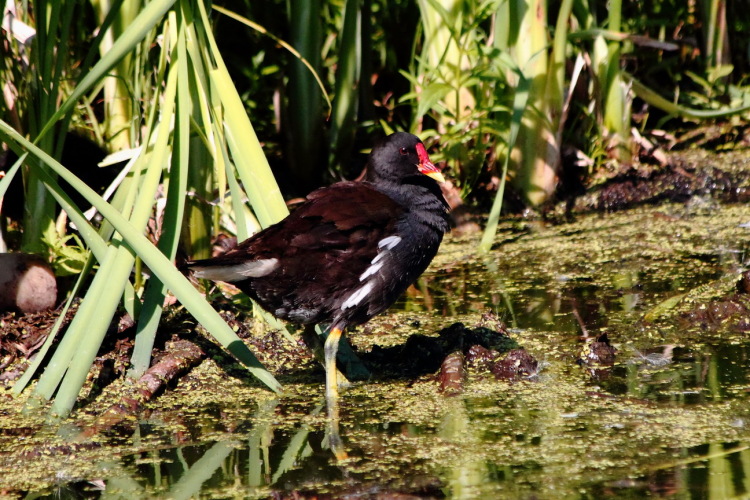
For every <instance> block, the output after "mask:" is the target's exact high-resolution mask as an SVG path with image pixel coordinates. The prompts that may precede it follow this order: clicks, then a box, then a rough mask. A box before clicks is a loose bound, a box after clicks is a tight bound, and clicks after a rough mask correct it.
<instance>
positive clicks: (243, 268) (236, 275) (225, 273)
mask: <svg viewBox="0 0 750 500" xmlns="http://www.w3.org/2000/svg"><path fill="white" fill-rule="evenodd" d="M278 266H279V259H277V258H275V257H274V258H271V259H259V260H253V261H249V262H243V263H242V264H231V265H227V266H195V267H193V268H192V271H193V274H194V275H195V277H196V278H204V279H207V280H211V281H226V282H228V283H231V282H233V281H242V280H244V279H247V278H261V277H263V276H267V275H269V274H271V273H272V272H273V271H274V270H275V269H276V268H277V267H278Z"/></svg>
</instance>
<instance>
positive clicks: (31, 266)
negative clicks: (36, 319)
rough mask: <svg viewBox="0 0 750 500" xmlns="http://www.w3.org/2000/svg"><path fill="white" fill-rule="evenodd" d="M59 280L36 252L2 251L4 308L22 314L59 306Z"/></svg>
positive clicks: (0, 285) (0, 301)
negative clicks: (30, 253) (57, 304)
mask: <svg viewBox="0 0 750 500" xmlns="http://www.w3.org/2000/svg"><path fill="white" fill-rule="evenodd" d="M56 302H57V281H56V280H55V274H54V273H53V272H52V269H51V268H50V266H49V264H47V263H46V262H45V261H44V260H43V259H41V258H40V257H38V256H36V255H29V254H22V253H3V254H0V310H18V311H21V312H22V313H24V314H25V313H31V312H39V311H45V310H47V309H52V308H53V307H55V304H56Z"/></svg>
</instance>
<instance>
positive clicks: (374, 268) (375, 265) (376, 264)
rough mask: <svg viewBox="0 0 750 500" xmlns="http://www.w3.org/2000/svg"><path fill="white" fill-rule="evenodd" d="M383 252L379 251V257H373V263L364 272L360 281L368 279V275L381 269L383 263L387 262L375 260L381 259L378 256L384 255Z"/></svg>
mask: <svg viewBox="0 0 750 500" xmlns="http://www.w3.org/2000/svg"><path fill="white" fill-rule="evenodd" d="M383 253H385V252H383ZM383 253H379V254H378V255H377V257H375V258H374V259H372V265H371V266H370V267H368V268H367V269H365V272H363V273H362V276H360V277H359V281H364V280H365V279H367V277H368V276H372V275H373V274H375V273H376V272H378V271H380V268H381V267H383V264H385V262H375V261H376V260H380V259H379V258H378V257H380V256H381V255H383Z"/></svg>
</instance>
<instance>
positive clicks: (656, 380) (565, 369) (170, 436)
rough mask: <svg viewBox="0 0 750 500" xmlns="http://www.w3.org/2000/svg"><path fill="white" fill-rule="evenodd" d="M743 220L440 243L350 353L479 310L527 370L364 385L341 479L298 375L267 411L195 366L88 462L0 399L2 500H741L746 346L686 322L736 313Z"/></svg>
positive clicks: (690, 212) (346, 418)
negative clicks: (489, 242)
mask: <svg viewBox="0 0 750 500" xmlns="http://www.w3.org/2000/svg"><path fill="white" fill-rule="evenodd" d="M748 221H750V210H749V209H748V208H747V207H744V206H724V207H720V208H718V207H714V206H713V205H712V204H711V203H693V204H687V205H667V206H661V207H652V208H640V209H635V210H631V211H627V212H622V213H615V214H605V215H587V216H580V217H578V218H577V220H575V221H573V222H568V223H564V224H559V225H554V224H541V223H538V222H525V221H514V222H507V223H505V225H504V226H502V227H501V228H500V232H499V234H498V240H497V241H498V243H497V244H496V245H495V248H494V249H493V251H492V252H491V253H490V254H489V255H488V256H486V257H478V256H476V255H475V254H474V253H473V248H474V246H475V245H476V241H474V240H473V239H468V240H467V239H465V240H461V241H459V240H451V239H450V238H449V239H448V241H446V244H445V245H444V247H443V248H442V250H441V253H440V255H439V257H438V259H436V261H435V263H434V265H433V266H432V268H431V269H430V271H428V273H427V274H426V275H425V276H424V277H423V278H422V279H421V280H420V282H419V283H418V286H417V287H416V288H415V289H413V290H411V291H410V292H409V293H408V294H407V296H406V297H405V298H404V299H402V300H401V302H400V303H399V304H398V305H397V306H396V307H395V308H394V309H392V310H391V311H390V312H389V313H387V314H385V315H382V316H380V317H378V318H376V319H375V320H373V321H372V322H371V323H370V324H369V325H366V326H365V327H362V328H360V329H359V330H358V331H355V332H354V333H353V334H352V343H353V344H354V345H355V347H356V349H357V350H358V351H359V352H360V353H367V352H369V351H370V350H371V349H372V348H373V346H376V345H377V346H380V347H388V346H398V345H403V344H404V343H405V342H406V341H407V339H408V338H409V337H410V336H411V335H414V334H421V335H430V336H436V335H437V333H438V332H439V331H440V330H442V329H444V328H446V327H448V326H449V325H451V324H453V323H455V322H458V321H460V322H463V323H464V324H466V325H474V324H476V323H478V322H479V321H480V319H481V317H482V315H484V314H485V313H487V312H488V311H490V312H493V313H494V314H496V315H497V316H498V317H500V318H501V319H502V320H503V321H504V322H505V323H506V324H507V326H508V328H509V332H510V335H511V336H512V338H513V340H515V341H516V342H517V343H518V344H519V345H520V346H521V347H523V348H525V349H526V350H527V351H528V352H529V353H530V354H532V355H533V356H534V357H535V358H536V359H537V360H538V361H539V362H540V366H541V369H540V370H539V373H538V374H536V376H534V377H532V378H531V379H529V380H521V381H517V382H513V383H509V382H504V381H498V380H496V379H495V377H494V376H492V374H491V373H489V372H487V371H482V370H479V369H475V368H471V369H469V370H468V374H467V377H468V379H467V382H466V384H465V385H464V386H463V392H462V393H461V394H460V395H458V396H453V397H447V396H445V395H443V394H442V393H441V392H440V391H439V390H438V385H439V383H438V380H437V377H436V375H435V374H426V375H423V376H419V377H417V378H408V377H396V378H393V376H389V377H385V376H379V374H378V373H374V374H373V378H372V379H371V380H369V381H364V382H359V383H357V384H355V385H354V386H353V387H352V388H350V389H349V390H348V391H346V392H345V393H344V395H343V397H342V402H341V404H342V407H341V434H342V437H343V439H344V443H345V445H346V447H347V450H348V452H349V456H350V458H349V459H348V460H346V461H345V462H343V463H340V464H338V463H336V462H335V460H334V459H333V457H332V456H331V454H330V453H329V452H328V450H327V444H326V435H325V429H326V425H325V410H324V406H323V382H322V381H323V376H322V370H320V369H319V368H317V367H316V366H315V365H314V364H313V363H312V362H311V361H310V359H309V358H305V359H300V360H299V364H298V366H295V367H284V371H283V374H282V375H281V377H280V378H281V380H282V382H283V383H284V385H285V387H286V393H285V394H284V395H281V396H279V397H276V396H274V395H272V394H269V393H268V392H267V391H265V390H263V389H262V388H260V387H259V386H258V385H257V384H256V383H255V382H254V381H252V380H251V379H250V378H249V377H248V376H247V374H246V373H244V372H243V371H241V370H236V369H230V370H228V369H227V365H228V364H229V363H230V361H229V360H228V359H227V358H217V359H214V360H207V361H205V362H204V363H203V364H202V365H201V366H200V367H198V368H197V369H195V370H193V371H192V372H191V373H190V374H188V375H187V376H185V377H183V378H182V379H181V380H180V381H179V383H178V384H177V385H176V387H174V388H172V389H171V390H169V391H167V392H166V393H165V394H163V395H162V396H161V397H160V398H158V399H157V400H156V401H155V402H153V403H151V404H149V405H148V408H147V411H146V412H144V413H143V414H142V415H141V416H140V418H139V420H137V421H127V422H124V423H122V424H121V425H119V426H117V427H116V428H113V429H109V430H107V431H106V432H103V433H102V434H100V435H99V436H98V437H97V438H96V440H95V441H93V442H92V441H85V442H79V443H75V444H71V443H70V441H69V440H68V439H64V438H63V434H62V433H61V432H60V431H59V430H58V428H57V427H55V426H48V425H43V423H42V422H41V421H40V420H39V419H38V417H37V419H36V420H35V419H34V415H33V414H32V415H21V414H20V413H19V411H18V410H19V409H20V407H21V405H22V403H23V401H22V400H12V399H10V398H9V397H7V396H6V397H5V398H4V399H3V400H2V401H3V403H2V415H3V416H2V419H0V441H1V442H0V449H2V454H1V455H0V475H2V477H3V478H4V480H3V483H4V488H5V492H6V493H8V494H9V495H11V496H18V495H20V494H21V493H22V492H25V491H41V492H46V493H50V494H51V493H53V492H54V489H55V487H56V485H57V486H59V487H63V488H69V489H71V490H72V491H76V492H77V493H80V494H83V495H84V496H94V495H95V493H96V489H97V488H102V487H104V488H107V490H108V491H110V492H111V491H112V490H117V491H120V492H125V493H127V494H128V495H131V496H132V495H136V496H138V497H162V496H172V497H179V496H180V495H190V494H193V495H197V494H199V492H200V494H201V495H202V496H206V497H224V498H226V497H228V496H238V497H257V498H265V497H267V496H269V495H270V494H272V493H273V492H276V493H278V494H280V495H281V496H282V497H283V496H284V495H291V494H292V492H296V493H295V494H297V495H299V496H301V497H305V496H314V495H317V496H326V495H328V496H332V497H338V496H341V495H344V494H350V495H358V496H362V497H364V498H372V497H375V496H377V495H387V494H394V493H402V494H413V495H419V496H427V497H430V496H431V497H438V496H441V495H447V496H452V497H466V498H477V497H490V496H492V497H528V496H536V497H539V498H577V497H588V498H593V497H597V498H599V497H604V496H631V497H633V496H640V495H644V494H655V495H659V494H662V493H663V494H667V493H669V494H671V493H675V492H676V493H678V494H682V493H685V494H687V492H692V493H696V494H698V495H701V496H705V497H711V495H716V493H711V492H712V491H713V492H716V491H719V489H720V488H723V491H729V492H730V493H731V494H733V495H744V494H749V493H750V477H748V476H746V475H745V473H744V472H743V470H746V469H747V470H750V451H748V444H750V427H749V426H750V405H748V397H749V394H750V392H749V389H750V339H748V338H747V334H746V332H743V331H741V330H736V329H734V330H731V329H728V326H727V325H728V323H727V324H726V325H725V324H724V323H717V324H716V325H711V327H710V328H708V329H707V327H706V325H705V324H701V325H695V324H691V323H690V316H689V311H691V310H694V308H695V307H700V305H701V304H708V303H710V301H712V300H716V299H720V298H721V297H722V296H723V295H724V294H726V293H734V291H733V288H732V284H733V283H735V282H736V279H737V277H738V276H739V274H740V271H741V270H742V269H743V268H744V266H745V265H746V263H747V252H748V248H750V229H745V228H742V227H740V224H743V223H746V222H748ZM686 318H687V321H686ZM605 332H606V333H607V335H608V337H609V339H610V341H611V343H612V344H613V346H614V347H615V348H616V349H617V352H616V357H615V364H614V365H613V366H605V367H593V368H592V367H588V366H579V364H578V363H577V360H578V359H579V358H580V356H581V350H582V348H583V347H584V344H585V342H586V341H587V340H590V339H592V338H594V337H597V336H598V335H600V334H601V333H605ZM269 355H272V354H269ZM287 355H288V354H285V356H287ZM291 368H294V369H291ZM117 383H120V382H116V383H115V384H113V385H112V386H110V387H108V388H106V389H105V390H104V393H103V394H102V395H101V396H100V398H98V399H97V400H96V401H95V402H94V403H93V404H91V405H88V406H86V407H82V408H79V409H78V411H77V412H76V413H75V414H74V415H73V417H72V419H71V421H70V423H72V424H77V425H78V426H79V427H80V428H83V427H85V426H87V425H90V424H91V422H92V421H93V417H94V416H95V415H96V413H97V411H100V410H102V409H105V408H107V407H108V405H111V403H112V401H113V400H116V394H117V392H118V391H117V385H116V384H117ZM66 428H67V426H66ZM67 435H70V433H68V434H67ZM190 478H192V481H193V482H194V483H195V484H193V483H191V482H190V481H191V479H190ZM196 478H197V479H196ZM709 478H710V479H709ZM191 488H192V489H191ZM125 493H123V494H125Z"/></svg>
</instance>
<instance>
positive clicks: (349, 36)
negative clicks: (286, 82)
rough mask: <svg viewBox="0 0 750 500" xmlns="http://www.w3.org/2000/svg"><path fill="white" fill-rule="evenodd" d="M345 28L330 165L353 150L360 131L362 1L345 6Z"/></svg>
mask: <svg viewBox="0 0 750 500" xmlns="http://www.w3.org/2000/svg"><path fill="white" fill-rule="evenodd" d="M343 17H344V25H343V27H342V28H341V37H340V39H341V45H340V47H339V52H338V61H339V62H338V66H337V68H336V78H335V82H336V83H335V88H334V94H333V95H334V98H333V112H332V114H331V132H330V143H331V147H330V152H331V157H330V160H329V162H328V164H329V166H331V167H334V166H336V165H338V164H339V163H340V162H341V160H342V159H344V158H346V157H347V156H348V154H349V152H350V150H351V147H352V144H353V141H354V133H355V131H356V123H355V122H356V114H357V104H358V102H359V85H360V79H361V69H362V57H363V54H362V42H361V39H362V11H361V10H360V1H359V0H347V2H346V4H345V5H344V16H343Z"/></svg>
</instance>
